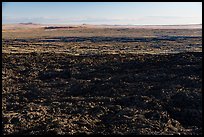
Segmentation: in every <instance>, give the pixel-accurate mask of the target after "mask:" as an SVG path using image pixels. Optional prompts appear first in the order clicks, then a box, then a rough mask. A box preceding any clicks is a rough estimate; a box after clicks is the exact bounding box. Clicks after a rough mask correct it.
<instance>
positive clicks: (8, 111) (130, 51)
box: [2, 27, 202, 135]
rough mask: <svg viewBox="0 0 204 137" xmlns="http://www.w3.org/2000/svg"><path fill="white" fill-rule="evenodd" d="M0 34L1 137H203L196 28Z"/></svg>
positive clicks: (37, 30)
mask: <svg viewBox="0 0 204 137" xmlns="http://www.w3.org/2000/svg"><path fill="white" fill-rule="evenodd" d="M2 34H3V36H2V43H3V49H2V52H3V53H2V84H3V91H2V126H3V134H4V135H8V134H23V135H27V134H31V135H32V134H35V135H36V134H39V135H41V134H43V135H44V134H60V135H63V134H66V135H73V134H102V135H119V134H123V135H146V134H147V135H169V134H170V135H171V134H173V135H176V134H184V135H201V134H202V89H201V88H202V29H141V28H140V29H139V28H137V29H136V28H134V29H133V28H91V27H87V28H84V27H76V28H60V29H51V30H49V29H48V30H47V29H44V28H32V27H31V28H26V29H22V28H21V29H16V30H15V29H13V28H12V29H5V30H3V33H2Z"/></svg>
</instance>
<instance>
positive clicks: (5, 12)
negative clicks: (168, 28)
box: [2, 2, 202, 25]
mask: <svg viewBox="0 0 204 137" xmlns="http://www.w3.org/2000/svg"><path fill="white" fill-rule="evenodd" d="M2 7H3V9H2V24H16V23H28V22H32V23H36V24H63V25H64V24H72V25H74V24H76V25H79V24H90V25H194V24H202V2H153V3H152V2H3V3H2Z"/></svg>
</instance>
